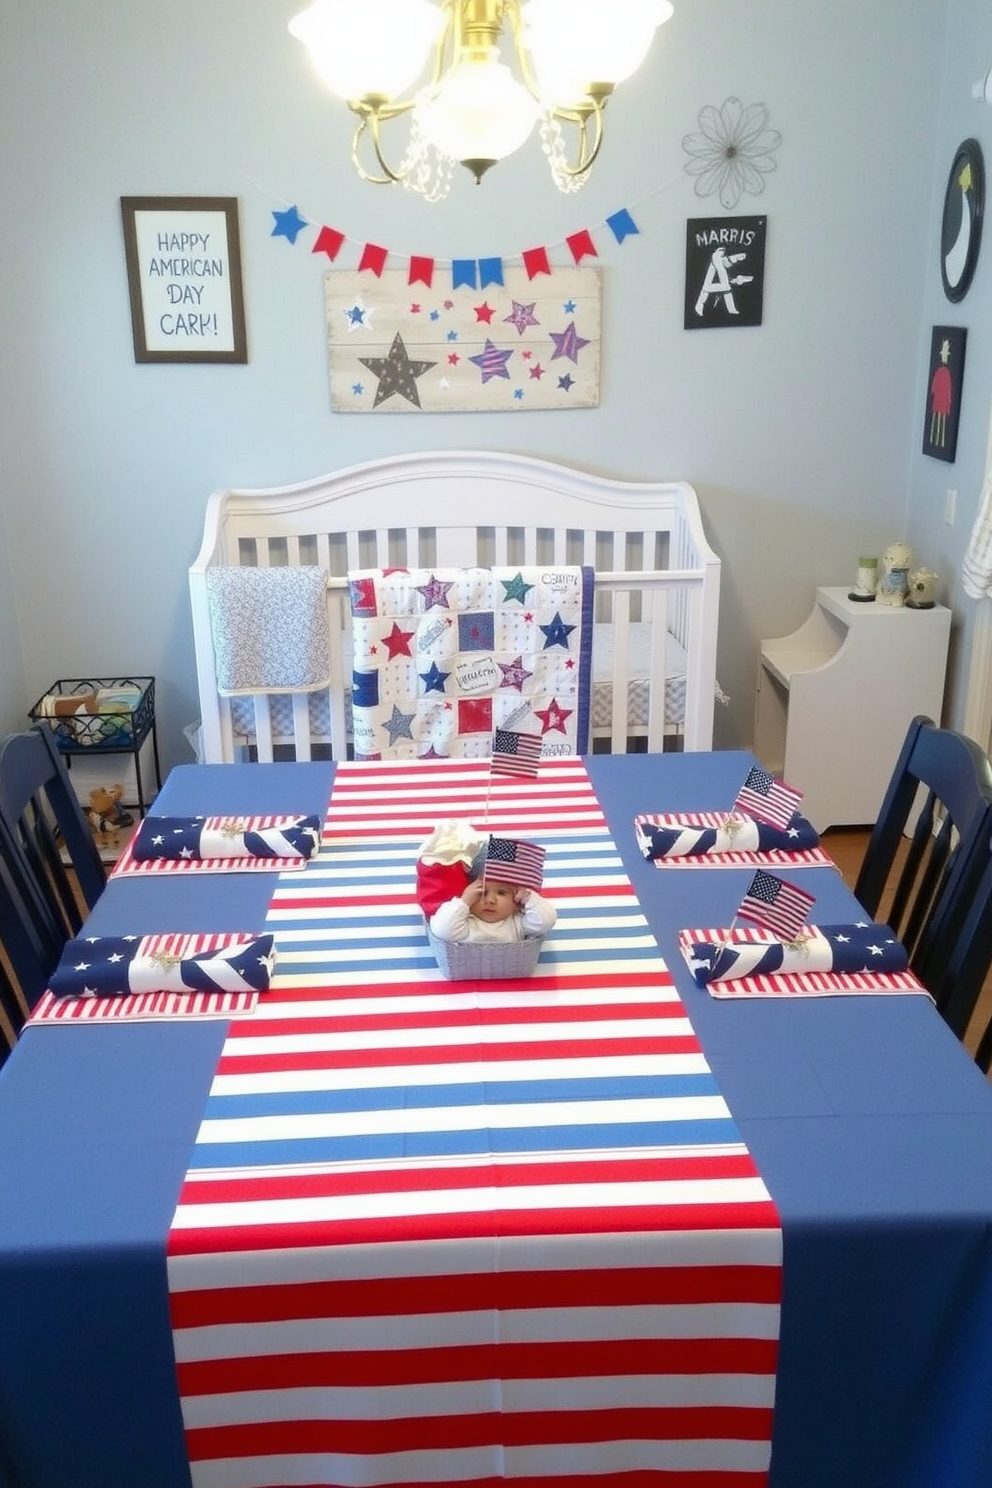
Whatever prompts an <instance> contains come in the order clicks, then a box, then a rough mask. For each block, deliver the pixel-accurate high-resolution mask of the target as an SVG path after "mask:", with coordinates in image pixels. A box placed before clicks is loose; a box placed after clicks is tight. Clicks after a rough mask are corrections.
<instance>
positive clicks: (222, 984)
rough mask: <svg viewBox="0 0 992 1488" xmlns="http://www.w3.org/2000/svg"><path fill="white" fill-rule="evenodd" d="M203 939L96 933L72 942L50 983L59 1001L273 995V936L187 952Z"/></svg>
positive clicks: (190, 936)
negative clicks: (172, 994) (149, 995)
mask: <svg viewBox="0 0 992 1488" xmlns="http://www.w3.org/2000/svg"><path fill="white" fill-rule="evenodd" d="M203 939H204V937H203V936H196V935H171V936H163V935H91V936H88V937H86V938H85V939H81V940H70V941H67V942H66V945H65V947H64V949H63V951H62V956H61V958H60V960H59V964H58V966H57V967H56V968H55V971H54V972H53V973H52V977H51V980H50V982H49V984H48V987H49V991H50V992H51V993H52V994H53V996H55V997H128V996H130V995H131V994H132V993H140V992H267V991H268V989H269V983H270V980H271V977H272V969H273V967H274V965H275V959H276V953H275V947H274V944H273V937H272V936H271V935H252V936H240V937H238V938H237V939H234V940H232V941H231V943H230V944H229V945H226V946H223V947H215V948H214V949H212V950H209V951H202V952H198V953H197V952H195V951H194V952H193V954H185V953H186V952H187V951H188V950H190V949H191V948H192V947H193V946H195V945H196V944H197V943H199V944H202V943H203Z"/></svg>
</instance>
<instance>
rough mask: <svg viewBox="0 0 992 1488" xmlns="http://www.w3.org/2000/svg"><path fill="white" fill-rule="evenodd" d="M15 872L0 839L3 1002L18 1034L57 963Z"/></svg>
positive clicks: (0, 1000)
mask: <svg viewBox="0 0 992 1488" xmlns="http://www.w3.org/2000/svg"><path fill="white" fill-rule="evenodd" d="M15 875H16V869H15V868H14V867H13V865H12V864H11V863H10V861H9V860H8V858H7V857H5V856H4V854H3V851H2V842H0V946H2V947H3V961H2V962H0V1006H2V1008H3V1012H4V1016H5V1018H6V1020H7V1023H8V1025H9V1027H10V1030H11V1032H12V1033H13V1034H14V1035H15V1037H16V1035H17V1034H18V1033H20V1031H21V1028H22V1027H23V1025H24V1019H25V1014H26V1013H29V1012H30V1011H31V1009H32V1008H33V1007H34V1005H35V1003H36V1002H37V1001H38V999H39V997H40V996H41V994H42V993H43V992H44V990H45V988H46V986H47V985H48V978H49V975H50V974H51V971H52V966H53V963H52V959H51V957H52V951H51V948H50V945H49V941H48V940H47V938H46V937H44V936H43V935H42V933H41V932H40V930H39V928H38V923H37V916H36V915H35V914H34V913H33V912H32V910H31V908H30V907H29V902H28V900H27V899H26V898H25V895H24V891H23V885H21V884H20V883H19V880H18V878H17V877H16V876H15Z"/></svg>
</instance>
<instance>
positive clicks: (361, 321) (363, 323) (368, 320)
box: [341, 295, 375, 336]
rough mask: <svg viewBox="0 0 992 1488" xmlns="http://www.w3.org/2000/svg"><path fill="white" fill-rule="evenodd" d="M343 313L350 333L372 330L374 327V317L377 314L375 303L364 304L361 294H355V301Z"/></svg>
mask: <svg viewBox="0 0 992 1488" xmlns="http://www.w3.org/2000/svg"><path fill="white" fill-rule="evenodd" d="M341 314H342V315H343V316H344V318H345V320H346V321H347V322H348V335H349V336H350V335H351V333H352V331H370V330H371V329H372V317H373V315H374V314H375V306H374V305H363V304H362V297H361V295H356V296H355V303H354V304H353V305H349V306H348V308H347V309H346V310H342V311H341Z"/></svg>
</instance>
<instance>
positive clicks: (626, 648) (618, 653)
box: [610, 589, 630, 754]
mask: <svg viewBox="0 0 992 1488" xmlns="http://www.w3.org/2000/svg"><path fill="white" fill-rule="evenodd" d="M629 659H630V591H629V590H627V589H622V590H620V591H618V592H617V593H616V594H615V595H614V596H613V701H612V707H611V709H610V752H611V753H612V754H624V753H626V750H627V678H628V676H629V675H630V670H629Z"/></svg>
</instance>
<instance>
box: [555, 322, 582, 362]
mask: <svg viewBox="0 0 992 1488" xmlns="http://www.w3.org/2000/svg"><path fill="white" fill-rule="evenodd" d="M548 334H549V335H550V337H551V339H552V341H553V342H554V343H555V349H554V351H553V352H552V353H551V360H552V361H555V360H556V358H557V357H567V358H568V360H569V361H570V362H576V363H578V360H579V352H580V351H581V350H582V348H583V346H588V345H589V341H588V338H587V337H585V336H580V335H579V333H578V331H577V330H576V329H575V321H574V320H570V321H569V323H568V325H567V326H566V327H565V329H564V330H563V331H550V332H549V333H548Z"/></svg>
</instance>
